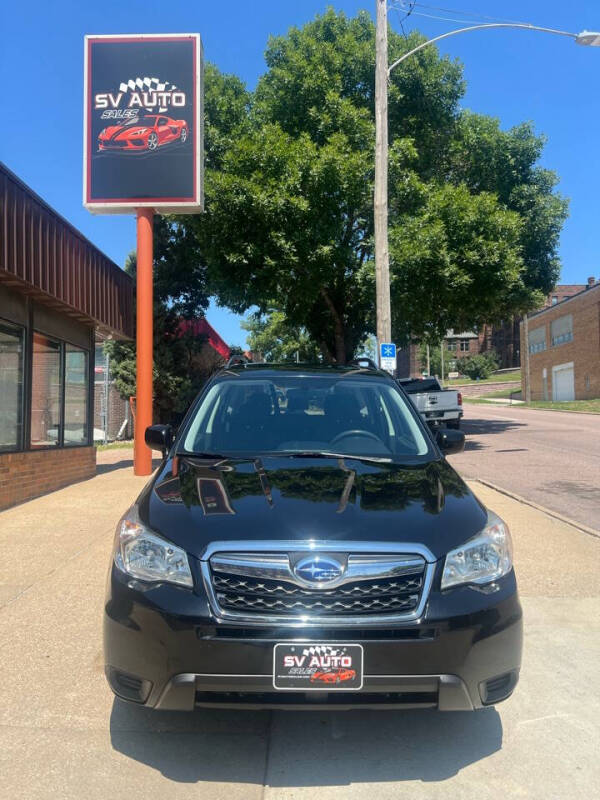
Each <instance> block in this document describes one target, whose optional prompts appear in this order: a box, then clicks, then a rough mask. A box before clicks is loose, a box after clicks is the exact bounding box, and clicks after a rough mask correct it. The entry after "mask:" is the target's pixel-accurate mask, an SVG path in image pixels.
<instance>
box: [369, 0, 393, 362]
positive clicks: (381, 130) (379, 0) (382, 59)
mask: <svg viewBox="0 0 600 800" xmlns="http://www.w3.org/2000/svg"><path fill="white" fill-rule="evenodd" d="M375 3H376V9H377V15H376V19H377V22H376V32H375V196H374V204H373V211H374V232H375V292H376V297H377V352H378V353H379V351H380V345H381V344H382V343H383V342H391V341H392V310H391V302H390V261H389V251H388V86H387V84H388V27H387V0H375Z"/></svg>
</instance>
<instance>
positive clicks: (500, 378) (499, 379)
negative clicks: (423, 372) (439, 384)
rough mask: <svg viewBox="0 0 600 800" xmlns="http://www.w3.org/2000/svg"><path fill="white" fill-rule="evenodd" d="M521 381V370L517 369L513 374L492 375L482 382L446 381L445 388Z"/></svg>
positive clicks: (459, 379) (469, 379) (471, 380)
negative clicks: (469, 384) (468, 384)
mask: <svg viewBox="0 0 600 800" xmlns="http://www.w3.org/2000/svg"><path fill="white" fill-rule="evenodd" d="M520 380H521V370H520V369H515V370H513V371H512V372H503V373H502V374H501V375H490V377H489V378H484V379H483V380H481V381H474V380H473V379H472V378H452V380H446V381H445V383H444V386H446V388H448V389H449V388H451V387H452V386H458V385H460V384H461V383H462V384H467V383H506V382H507V381H520Z"/></svg>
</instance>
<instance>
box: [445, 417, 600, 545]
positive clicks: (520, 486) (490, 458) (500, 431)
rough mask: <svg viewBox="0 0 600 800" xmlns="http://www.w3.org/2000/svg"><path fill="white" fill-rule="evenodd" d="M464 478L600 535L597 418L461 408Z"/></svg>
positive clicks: (458, 463)
mask: <svg viewBox="0 0 600 800" xmlns="http://www.w3.org/2000/svg"><path fill="white" fill-rule="evenodd" d="M464 408H465V416H464V418H463V430H464V432H465V434H466V435H467V442H466V445H465V451H464V453H460V454H458V455H454V456H450V458H449V461H450V462H451V463H452V465H453V466H454V467H455V468H456V469H457V470H458V471H459V472H460V473H461V475H463V477H468V478H474V479H478V480H484V481H490V482H491V483H493V484H495V485H496V486H499V487H502V488H503V489H507V490H509V491H512V492H515V493H516V494H519V495H521V496H522V497H526V498H527V499H528V500H532V501H533V502H535V503H539V504H540V505H542V506H545V507H546V508H550V509H552V510H553V511H556V512H558V513H559V514H563V515H564V516H566V517H569V518H570V519H573V520H576V521H577V522H581V523H583V524H584V525H587V526H589V527H590V528H594V529H596V530H600V415H597V414H572V413H566V412H557V411H545V410H541V409H526V408H520V407H518V406H515V407H510V406H503V407H501V408H498V407H488V406H485V405H482V404H476V403H465V407H464Z"/></svg>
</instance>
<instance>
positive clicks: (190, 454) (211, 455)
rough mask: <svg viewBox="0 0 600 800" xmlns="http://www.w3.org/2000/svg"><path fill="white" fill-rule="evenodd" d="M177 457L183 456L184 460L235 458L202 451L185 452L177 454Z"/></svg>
mask: <svg viewBox="0 0 600 800" xmlns="http://www.w3.org/2000/svg"><path fill="white" fill-rule="evenodd" d="M175 455H177V456H183V457H184V458H235V456H226V455H223V453H211V452H206V453H203V452H202V451H200V450H192V451H190V450H186V451H185V452H181V453H175Z"/></svg>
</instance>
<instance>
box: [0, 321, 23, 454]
mask: <svg viewBox="0 0 600 800" xmlns="http://www.w3.org/2000/svg"><path fill="white" fill-rule="evenodd" d="M22 438H23V329H22V328H19V327H17V326H16V325H12V324H11V323H9V322H4V321H0V451H2V450H19V449H20V448H21V446H22V444H21V443H22Z"/></svg>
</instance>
